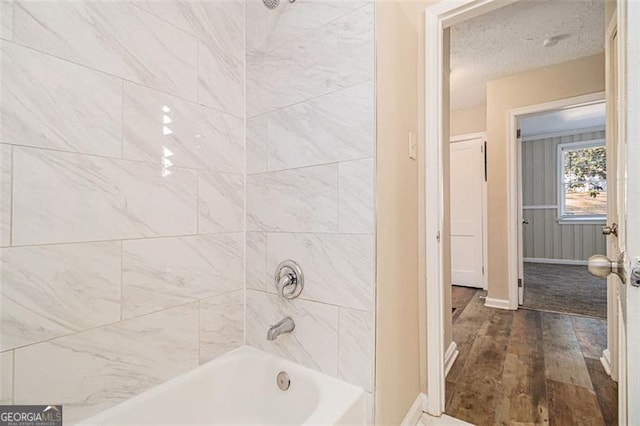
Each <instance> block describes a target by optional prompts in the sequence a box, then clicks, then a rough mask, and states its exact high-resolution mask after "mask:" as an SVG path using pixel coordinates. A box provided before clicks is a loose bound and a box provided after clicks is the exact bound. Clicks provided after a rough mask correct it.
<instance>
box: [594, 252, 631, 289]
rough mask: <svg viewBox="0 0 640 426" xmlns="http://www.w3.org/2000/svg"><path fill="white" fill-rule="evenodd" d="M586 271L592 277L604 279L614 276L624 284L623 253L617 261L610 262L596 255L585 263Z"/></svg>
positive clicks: (600, 255)
mask: <svg viewBox="0 0 640 426" xmlns="http://www.w3.org/2000/svg"><path fill="white" fill-rule="evenodd" d="M587 269H588V270H589V273H590V274H591V275H593V276H594V277H598V278H606V277H608V276H609V274H616V275H617V276H618V277H619V278H620V280H621V281H622V282H623V283H625V282H626V276H625V271H624V253H621V254H620V256H619V257H618V259H617V260H615V261H612V260H611V259H609V258H608V257H607V256H605V255H602V254H596V255H594V256H591V257H590V258H589V260H588V261H587Z"/></svg>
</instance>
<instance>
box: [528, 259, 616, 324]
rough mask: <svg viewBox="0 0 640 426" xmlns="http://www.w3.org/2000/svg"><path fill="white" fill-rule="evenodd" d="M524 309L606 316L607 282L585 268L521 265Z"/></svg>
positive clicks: (536, 264) (534, 264)
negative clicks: (522, 269)
mask: <svg viewBox="0 0 640 426" xmlns="http://www.w3.org/2000/svg"><path fill="white" fill-rule="evenodd" d="M523 307H525V308H530V309H536V310H540V311H549V312H562V313H570V314H578V315H586V316H590V317H598V318H606V317H607V281H606V280H604V279H600V278H596V277H593V276H591V275H590V274H589V272H587V267H586V266H574V265H550V264H543V263H525V264H524V305H523Z"/></svg>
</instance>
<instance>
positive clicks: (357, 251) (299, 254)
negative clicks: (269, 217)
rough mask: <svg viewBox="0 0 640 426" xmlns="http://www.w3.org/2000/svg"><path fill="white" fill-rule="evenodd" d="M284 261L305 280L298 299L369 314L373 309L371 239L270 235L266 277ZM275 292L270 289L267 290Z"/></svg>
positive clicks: (345, 236)
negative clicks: (293, 264) (296, 266)
mask: <svg viewBox="0 0 640 426" xmlns="http://www.w3.org/2000/svg"><path fill="white" fill-rule="evenodd" d="M285 259H293V260H295V261H296V262H297V263H298V264H299V265H300V267H301V268H302V271H303V273H304V276H305V286H304V291H303V293H302V294H301V295H300V297H301V298H303V299H307V300H314V301H318V302H323V303H330V304H332V305H339V306H345V307H350V308H356V309H365V310H370V309H373V307H374V286H373V282H374V267H375V259H374V239H373V236H371V235H339V234H302V233H295V234H289V233H270V234H268V235H267V276H270V275H272V274H273V272H272V271H275V269H276V267H277V266H278V264H279V263H280V262H281V261H283V260H285ZM268 290H269V291H275V287H274V286H270V287H269V286H268Z"/></svg>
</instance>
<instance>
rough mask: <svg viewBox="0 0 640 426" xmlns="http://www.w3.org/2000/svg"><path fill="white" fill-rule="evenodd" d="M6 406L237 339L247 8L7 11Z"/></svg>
mask: <svg viewBox="0 0 640 426" xmlns="http://www.w3.org/2000/svg"><path fill="white" fill-rule="evenodd" d="M0 7H1V13H0V15H1V16H2V19H1V27H0V38H1V40H0V49H1V56H2V71H3V72H2V79H1V80H2V81H1V83H2V87H1V91H2V103H1V104H0V117H1V118H0V126H1V132H0V166H1V170H0V172H1V173H0V179H1V180H0V215H1V217H0V250H1V255H0V257H1V262H0V268H1V269H0V278H1V282H0V292H1V294H0V403H2V404H5V403H7V404H10V403H16V404H23V403H44V402H47V401H49V402H55V403H63V404H64V405H65V419H66V420H67V421H68V422H69V423H73V422H74V421H76V420H79V419H82V418H84V417H86V416H88V415H91V414H93V413H95V412H97V411H99V410H101V409H104V408H106V407H109V406H111V405H114V404H116V403H118V402H120V401H122V400H123V399H126V398H129V397H131V396H133V395H135V394H137V393H139V392H141V391H143V390H145V389H147V388H149V387H152V386H154V385H156V384H158V383H160V382H162V381H164V380H167V379H169V378H171V377H173V376H176V375H178V374H181V373H183V372H185V371H187V370H189V369H192V368H194V367H196V366H198V365H199V364H200V363H203V362H206V361H208V360H210V359H212V358H214V357H216V356H218V355H220V354H222V353H224V352H226V351H228V350H230V349H233V348H235V347H237V346H239V345H242V344H244V298H245V290H244V268H245V265H244V251H245V234H244V231H245V211H244V210H245V196H244V193H245V117H244V116H245V94H244V88H245V71H244V69H245V56H246V55H245V50H244V43H245V5H244V3H243V2H242V1H239V0H225V1H216V2H211V1H206V2H200V3H198V2H179V1H162V2H144V1H141V2H127V1H117V2H95V1H86V2H84V1H73V2H58V1H57V2H28V1H19V0H14V1H8V0H1V1H0Z"/></svg>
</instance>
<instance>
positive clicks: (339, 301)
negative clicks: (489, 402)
mask: <svg viewBox="0 0 640 426" xmlns="http://www.w3.org/2000/svg"><path fill="white" fill-rule="evenodd" d="M373 15H374V7H373V3H370V2H349V1H320V0H315V1H314V0H298V1H296V3H294V4H289V3H288V2H286V1H284V2H281V5H280V7H279V8H277V9H276V10H274V11H269V10H267V9H266V8H265V7H264V6H263V5H262V2H261V1H252V2H249V3H247V181H246V182H247V192H246V194H247V281H246V286H247V306H246V315H247V316H246V339H247V343H248V344H250V345H253V346H256V347H258V348H260V349H263V350H267V351H271V352H274V353H276V354H278V355H281V356H284V357H286V358H290V359H292V360H294V361H297V362H299V363H301V364H303V365H306V366H308V367H311V368H315V369H317V370H320V371H322V372H324V373H327V374H330V375H332V376H336V377H339V378H341V379H344V380H346V381H348V382H351V383H354V384H356V385H358V386H361V387H363V388H364V389H365V390H366V391H367V392H372V391H373V354H374V315H375V314H374V307H375V238H374V201H373V200H374V189H373V185H374V166H375V160H374V158H375V130H374V129H375V102H374V101H375V98H374V75H373V70H374V19H373V18H374V16H373ZM289 258H290V259H294V260H296V261H298V262H299V263H300V265H301V267H302V270H303V272H304V274H305V282H306V284H305V288H304V291H303V293H302V295H301V296H300V298H299V299H296V300H294V301H287V300H284V299H282V298H281V297H280V296H279V295H278V294H277V293H276V287H275V285H274V283H273V275H274V272H275V269H276V266H277V265H278V263H280V262H281V261H282V260H285V259H289ZM286 315H290V316H291V317H292V318H293V319H294V320H295V321H296V329H295V332H294V333H292V334H290V335H285V336H282V337H281V338H279V339H278V340H276V341H275V342H269V341H267V340H266V339H265V336H264V333H265V325H266V324H274V323H275V322H277V321H278V320H280V319H281V318H283V317H284V316H286ZM370 408H371V407H370Z"/></svg>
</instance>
